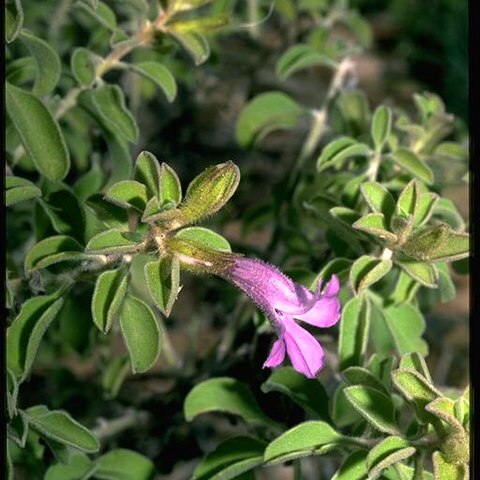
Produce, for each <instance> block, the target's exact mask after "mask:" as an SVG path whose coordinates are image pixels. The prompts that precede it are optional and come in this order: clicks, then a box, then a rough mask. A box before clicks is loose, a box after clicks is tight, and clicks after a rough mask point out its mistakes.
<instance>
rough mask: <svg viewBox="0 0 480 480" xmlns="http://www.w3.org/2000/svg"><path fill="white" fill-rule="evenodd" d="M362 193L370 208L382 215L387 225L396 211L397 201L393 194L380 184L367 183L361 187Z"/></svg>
mask: <svg viewBox="0 0 480 480" xmlns="http://www.w3.org/2000/svg"><path fill="white" fill-rule="evenodd" d="M360 191H361V192H362V196H363V198H364V199H365V201H366V202H367V203H368V206H369V207H370V208H371V209H372V210H373V211H374V212H375V213H382V214H383V216H384V217H385V221H386V223H387V224H389V223H390V218H391V217H392V215H393V212H394V211H395V200H394V199H393V197H392V194H391V193H390V192H389V191H388V190H387V189H386V188H385V187H384V186H383V185H381V184H380V183H377V182H365V183H362V184H361V185H360Z"/></svg>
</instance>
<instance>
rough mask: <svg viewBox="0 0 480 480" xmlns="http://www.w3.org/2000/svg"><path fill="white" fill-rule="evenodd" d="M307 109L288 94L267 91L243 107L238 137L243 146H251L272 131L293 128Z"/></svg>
mask: <svg viewBox="0 0 480 480" xmlns="http://www.w3.org/2000/svg"><path fill="white" fill-rule="evenodd" d="M304 113H305V109H304V108H303V107H302V106H300V105H299V104H298V103H297V102H296V101H294V100H293V99H292V98H290V97H289V96H288V95H286V94H284V93H281V92H266V93H262V94H260V95H257V96H256V97H255V98H254V99H253V100H251V101H250V102H248V103H247V104H246V105H245V107H244V108H243V110H242V112H241V113H240V116H239V117H238V121H237V128H236V139H237V142H238V143H239V144H240V146H241V147H243V148H247V147H251V146H252V145H253V144H254V143H257V142H259V141H260V140H262V139H263V138H264V137H266V136H267V134H269V133H270V132H272V131H274V130H280V129H291V128H293V127H294V126H295V125H296V123H297V121H298V120H299V119H300V117H301V116H302V115H303V114H304Z"/></svg>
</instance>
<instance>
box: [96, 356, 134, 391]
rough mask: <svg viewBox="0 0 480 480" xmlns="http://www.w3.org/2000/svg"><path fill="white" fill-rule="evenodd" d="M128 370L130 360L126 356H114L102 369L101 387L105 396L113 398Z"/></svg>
mask: <svg viewBox="0 0 480 480" xmlns="http://www.w3.org/2000/svg"><path fill="white" fill-rule="evenodd" d="M129 370H130V361H129V358H128V356H126V357H114V358H112V359H111V360H110V362H109V363H108V364H107V365H106V367H105V368H104V369H103V371H102V388H103V391H104V392H105V397H106V398H107V399H109V400H111V399H113V398H115V397H116V396H117V394H118V392H119V390H120V387H121V386H122V383H123V381H124V380H125V378H126V377H127V375H128V372H129Z"/></svg>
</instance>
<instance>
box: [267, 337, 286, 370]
mask: <svg viewBox="0 0 480 480" xmlns="http://www.w3.org/2000/svg"><path fill="white" fill-rule="evenodd" d="M284 359H285V342H284V341H283V339H282V338H279V339H278V340H277V341H276V342H275V343H274V344H273V347H272V350H271V351H270V354H269V355H268V357H267V359H266V360H265V363H264V364H263V368H265V367H269V368H273V367H278V366H279V365H280V364H281V363H282V362H283V360H284Z"/></svg>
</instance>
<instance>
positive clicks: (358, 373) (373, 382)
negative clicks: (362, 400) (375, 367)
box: [342, 367, 388, 394]
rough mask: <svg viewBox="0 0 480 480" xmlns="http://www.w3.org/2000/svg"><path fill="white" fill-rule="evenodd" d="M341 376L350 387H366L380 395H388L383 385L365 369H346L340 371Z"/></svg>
mask: <svg viewBox="0 0 480 480" xmlns="http://www.w3.org/2000/svg"><path fill="white" fill-rule="evenodd" d="M342 376H343V377H344V378H345V379H346V380H347V382H348V383H349V384H350V385H364V386H366V387H370V388H374V389H376V390H378V391H379V392H382V393H385V394H386V393H388V392H387V390H386V388H385V387H384V386H383V383H382V382H381V381H380V380H379V379H378V378H377V377H376V376H375V375H373V374H372V373H370V372H369V371H368V370H367V369H366V368H363V367H348V368H346V369H345V370H343V371H342Z"/></svg>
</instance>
